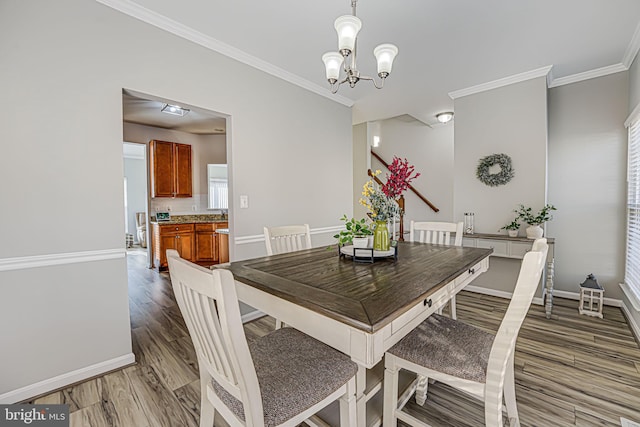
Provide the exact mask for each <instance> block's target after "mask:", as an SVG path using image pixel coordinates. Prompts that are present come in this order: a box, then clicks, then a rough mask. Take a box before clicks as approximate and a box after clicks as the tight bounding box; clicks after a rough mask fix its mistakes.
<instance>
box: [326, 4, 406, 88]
mask: <svg viewBox="0 0 640 427" xmlns="http://www.w3.org/2000/svg"><path fill="white" fill-rule="evenodd" d="M357 1H358V0H351V10H352V12H351V15H343V16H340V17H339V18H338V19H336V22H335V24H334V27H335V28H336V31H337V32H338V50H339V52H327V53H325V54H324V55H322V61H323V62H324V65H325V68H326V72H327V80H328V81H329V84H330V85H331V93H336V92H337V91H338V88H339V87H340V85H341V84H343V83H349V86H351V87H352V88H353V87H355V85H356V83H358V81H359V80H371V81H372V82H373V85H374V86H375V87H376V89H382V87H383V86H384V80H385V79H386V78H387V76H388V75H389V74H390V73H391V67H392V65H393V60H394V58H395V57H396V55H397V54H398V48H397V47H396V46H395V45H393V44H389V43H385V44H381V45H379V46H377V47H376V48H375V49H373V54H374V55H375V57H376V61H377V62H378V77H380V85H378V84H377V83H376V81H375V79H374V78H373V77H368V76H361V75H360V72H359V71H358V69H357V68H356V50H357V44H358V41H357V36H358V31H360V28H362V21H360V19H358V18H357V17H356V3H357ZM349 57H350V58H349ZM343 63H344V67H343V69H344V72H345V74H346V76H345V78H344V79H343V80H341V81H339V82H338V80H339V78H340V66H341V65H343Z"/></svg>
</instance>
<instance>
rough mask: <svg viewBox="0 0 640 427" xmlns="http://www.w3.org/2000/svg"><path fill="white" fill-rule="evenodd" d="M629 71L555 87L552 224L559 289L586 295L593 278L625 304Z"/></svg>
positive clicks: (552, 99)
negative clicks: (581, 287)
mask: <svg viewBox="0 0 640 427" xmlns="http://www.w3.org/2000/svg"><path fill="white" fill-rule="evenodd" d="M627 110H628V73H627V72H622V73H617V74H612V75H608V76H605V77H599V78H596V79H590V80H586V81H583V82H579V83H573V84H569V85H565V86H559V87H556V88H552V89H550V90H549V200H550V201H551V202H553V203H555V204H556V206H557V208H558V210H557V211H556V212H555V213H554V219H553V221H551V222H549V223H548V224H547V231H548V234H549V235H550V236H553V237H555V238H556V239H557V244H556V249H555V255H556V269H555V289H557V290H565V291H570V292H578V290H579V289H578V284H579V283H581V282H582V281H584V279H585V277H586V276H587V274H589V273H593V274H594V275H595V276H596V278H597V279H598V283H600V284H601V285H603V286H604V288H605V297H609V298H615V299H620V298H621V296H622V295H621V291H620V287H619V286H618V284H619V283H621V282H622V280H623V278H624V258H625V242H626V239H625V228H626V219H625V211H626V154H627V132H626V129H625V127H624V120H625V118H626V116H627Z"/></svg>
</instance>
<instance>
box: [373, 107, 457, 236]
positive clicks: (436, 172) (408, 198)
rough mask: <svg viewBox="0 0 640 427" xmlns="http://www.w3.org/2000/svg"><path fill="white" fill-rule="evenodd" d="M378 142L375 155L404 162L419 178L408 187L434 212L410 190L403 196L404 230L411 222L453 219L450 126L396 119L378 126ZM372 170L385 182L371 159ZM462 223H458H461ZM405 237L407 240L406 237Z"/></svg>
mask: <svg viewBox="0 0 640 427" xmlns="http://www.w3.org/2000/svg"><path fill="white" fill-rule="evenodd" d="M380 128H381V137H382V138H381V142H380V146H379V147H378V148H376V149H374V151H375V152H376V153H378V154H379V155H380V156H381V157H382V159H383V160H384V161H385V162H387V163H391V161H392V160H393V156H398V157H399V158H401V159H404V158H406V159H407V160H408V161H409V163H410V164H412V165H414V166H415V170H416V172H420V174H421V175H420V176H419V177H418V178H417V179H415V180H414V181H413V182H412V183H411V185H412V186H413V187H415V188H416V190H418V191H419V192H420V193H421V194H422V195H423V196H425V197H426V198H427V199H428V200H429V201H431V203H433V204H434V205H435V206H436V207H437V208H438V209H440V211H439V212H437V213H436V212H434V211H433V210H431V208H429V206H427V205H426V204H425V203H424V202H423V201H422V200H420V199H419V198H418V196H416V195H415V194H414V193H413V192H412V191H411V190H407V192H406V193H405V210H406V214H405V230H407V231H408V230H409V224H410V222H411V220H415V221H451V220H452V219H453V170H454V169H453V123H449V124H448V125H446V126H438V127H435V128H433V129H432V128H430V127H428V126H426V125H424V124H422V123H421V122H419V121H413V122H409V123H407V122H404V121H401V120H398V119H390V120H384V121H382V122H381V126H380ZM371 163H372V165H373V168H372V169H374V170H375V169H380V170H381V171H382V174H381V177H380V179H382V181H383V182H384V181H385V179H384V178H385V176H386V174H387V169H386V168H384V167H383V166H382V165H381V164H380V163H379V162H378V161H377V160H376V159H372V160H371ZM460 220H461V219H460ZM406 237H408V236H406Z"/></svg>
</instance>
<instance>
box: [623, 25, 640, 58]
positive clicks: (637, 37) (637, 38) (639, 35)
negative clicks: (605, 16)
mask: <svg viewBox="0 0 640 427" xmlns="http://www.w3.org/2000/svg"><path fill="white" fill-rule="evenodd" d="M639 50H640V23H638V26H637V27H636V31H635V32H634V33H633V36H632V37H631V41H630V42H629V46H627V50H626V51H625V52H624V56H623V57H622V64H623V65H624V66H625V67H627V69H628V68H630V67H631V64H633V60H634V59H636V55H637V54H638V51H639Z"/></svg>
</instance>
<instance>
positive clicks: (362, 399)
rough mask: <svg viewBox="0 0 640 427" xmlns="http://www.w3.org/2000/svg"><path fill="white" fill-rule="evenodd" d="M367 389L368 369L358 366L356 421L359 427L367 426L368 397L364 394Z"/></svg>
mask: <svg viewBox="0 0 640 427" xmlns="http://www.w3.org/2000/svg"><path fill="white" fill-rule="evenodd" d="M366 387H367V368H365V367H364V366H362V365H358V372H357V373H356V420H357V427H366V425H367V397H366V396H365V394H364V392H365V389H366Z"/></svg>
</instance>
